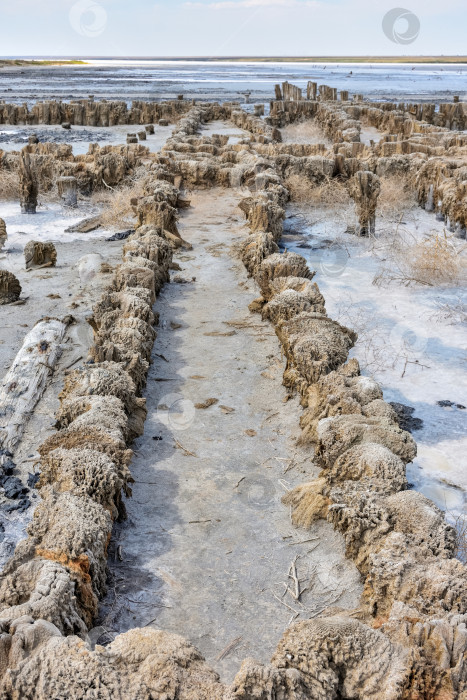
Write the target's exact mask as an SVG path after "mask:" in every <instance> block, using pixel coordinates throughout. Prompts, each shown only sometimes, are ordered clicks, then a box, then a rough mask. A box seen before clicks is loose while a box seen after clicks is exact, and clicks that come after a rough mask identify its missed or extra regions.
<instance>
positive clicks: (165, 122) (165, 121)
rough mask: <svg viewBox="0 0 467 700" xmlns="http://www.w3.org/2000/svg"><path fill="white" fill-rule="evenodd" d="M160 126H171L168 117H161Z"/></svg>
mask: <svg viewBox="0 0 467 700" xmlns="http://www.w3.org/2000/svg"><path fill="white" fill-rule="evenodd" d="M159 126H169V122H168V121H167V119H159Z"/></svg>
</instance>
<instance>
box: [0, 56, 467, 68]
mask: <svg viewBox="0 0 467 700" xmlns="http://www.w3.org/2000/svg"><path fill="white" fill-rule="evenodd" d="M87 61H142V62H143V61H167V62H171V61H172V62H174V61H180V62H190V61H193V62H196V61H203V62H222V61H226V62H229V63H393V64H404V63H409V64H411V63H419V64H430V63H431V64H440V65H443V64H445V65H449V64H459V65H461V64H467V56H171V57H170V56H162V57H161V56H152V57H151V56H86V57H84V58H71V57H70V58H68V57H66V58H53V57H31V58H11V57H10V58H5V59H2V58H0V67H10V66H11V67H17V66H19V67H34V66H65V67H66V66H68V65H86V62H87Z"/></svg>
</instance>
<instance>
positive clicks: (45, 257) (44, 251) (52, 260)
mask: <svg viewBox="0 0 467 700" xmlns="http://www.w3.org/2000/svg"><path fill="white" fill-rule="evenodd" d="M24 260H25V263H26V270H31V269H32V268H34V267H45V266H48V267H55V264H56V262H57V251H56V249H55V246H54V244H53V243H50V242H48V241H46V242H44V243H42V242H41V241H29V242H28V243H26V245H25V247H24Z"/></svg>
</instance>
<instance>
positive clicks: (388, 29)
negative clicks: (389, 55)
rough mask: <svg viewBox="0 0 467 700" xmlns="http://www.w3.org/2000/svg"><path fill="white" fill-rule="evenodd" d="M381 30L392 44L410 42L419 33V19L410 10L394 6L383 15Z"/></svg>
mask: <svg viewBox="0 0 467 700" xmlns="http://www.w3.org/2000/svg"><path fill="white" fill-rule="evenodd" d="M383 32H384V34H385V35H386V36H387V38H388V39H389V40H390V41H392V42H393V43H394V44H412V43H413V42H414V41H415V40H416V39H417V37H418V35H419V34H420V20H419V19H418V17H417V15H415V14H414V13H413V12H411V11H410V10H405V9H404V8H402V7H394V8H393V9H392V10H389V12H387V13H386V14H385V15H384V17H383Z"/></svg>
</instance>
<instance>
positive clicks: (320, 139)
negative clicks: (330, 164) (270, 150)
mask: <svg viewBox="0 0 467 700" xmlns="http://www.w3.org/2000/svg"><path fill="white" fill-rule="evenodd" d="M281 134H282V142H283V143H308V144H309V143H323V144H324V145H325V146H330V145H331V141H330V140H329V139H328V138H327V137H326V136H325V134H324V133H323V131H322V129H321V128H320V127H319V126H318V124H316V122H314V121H311V120H307V121H304V122H298V123H296V124H289V125H288V126H285V127H284V128H283V129H281Z"/></svg>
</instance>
